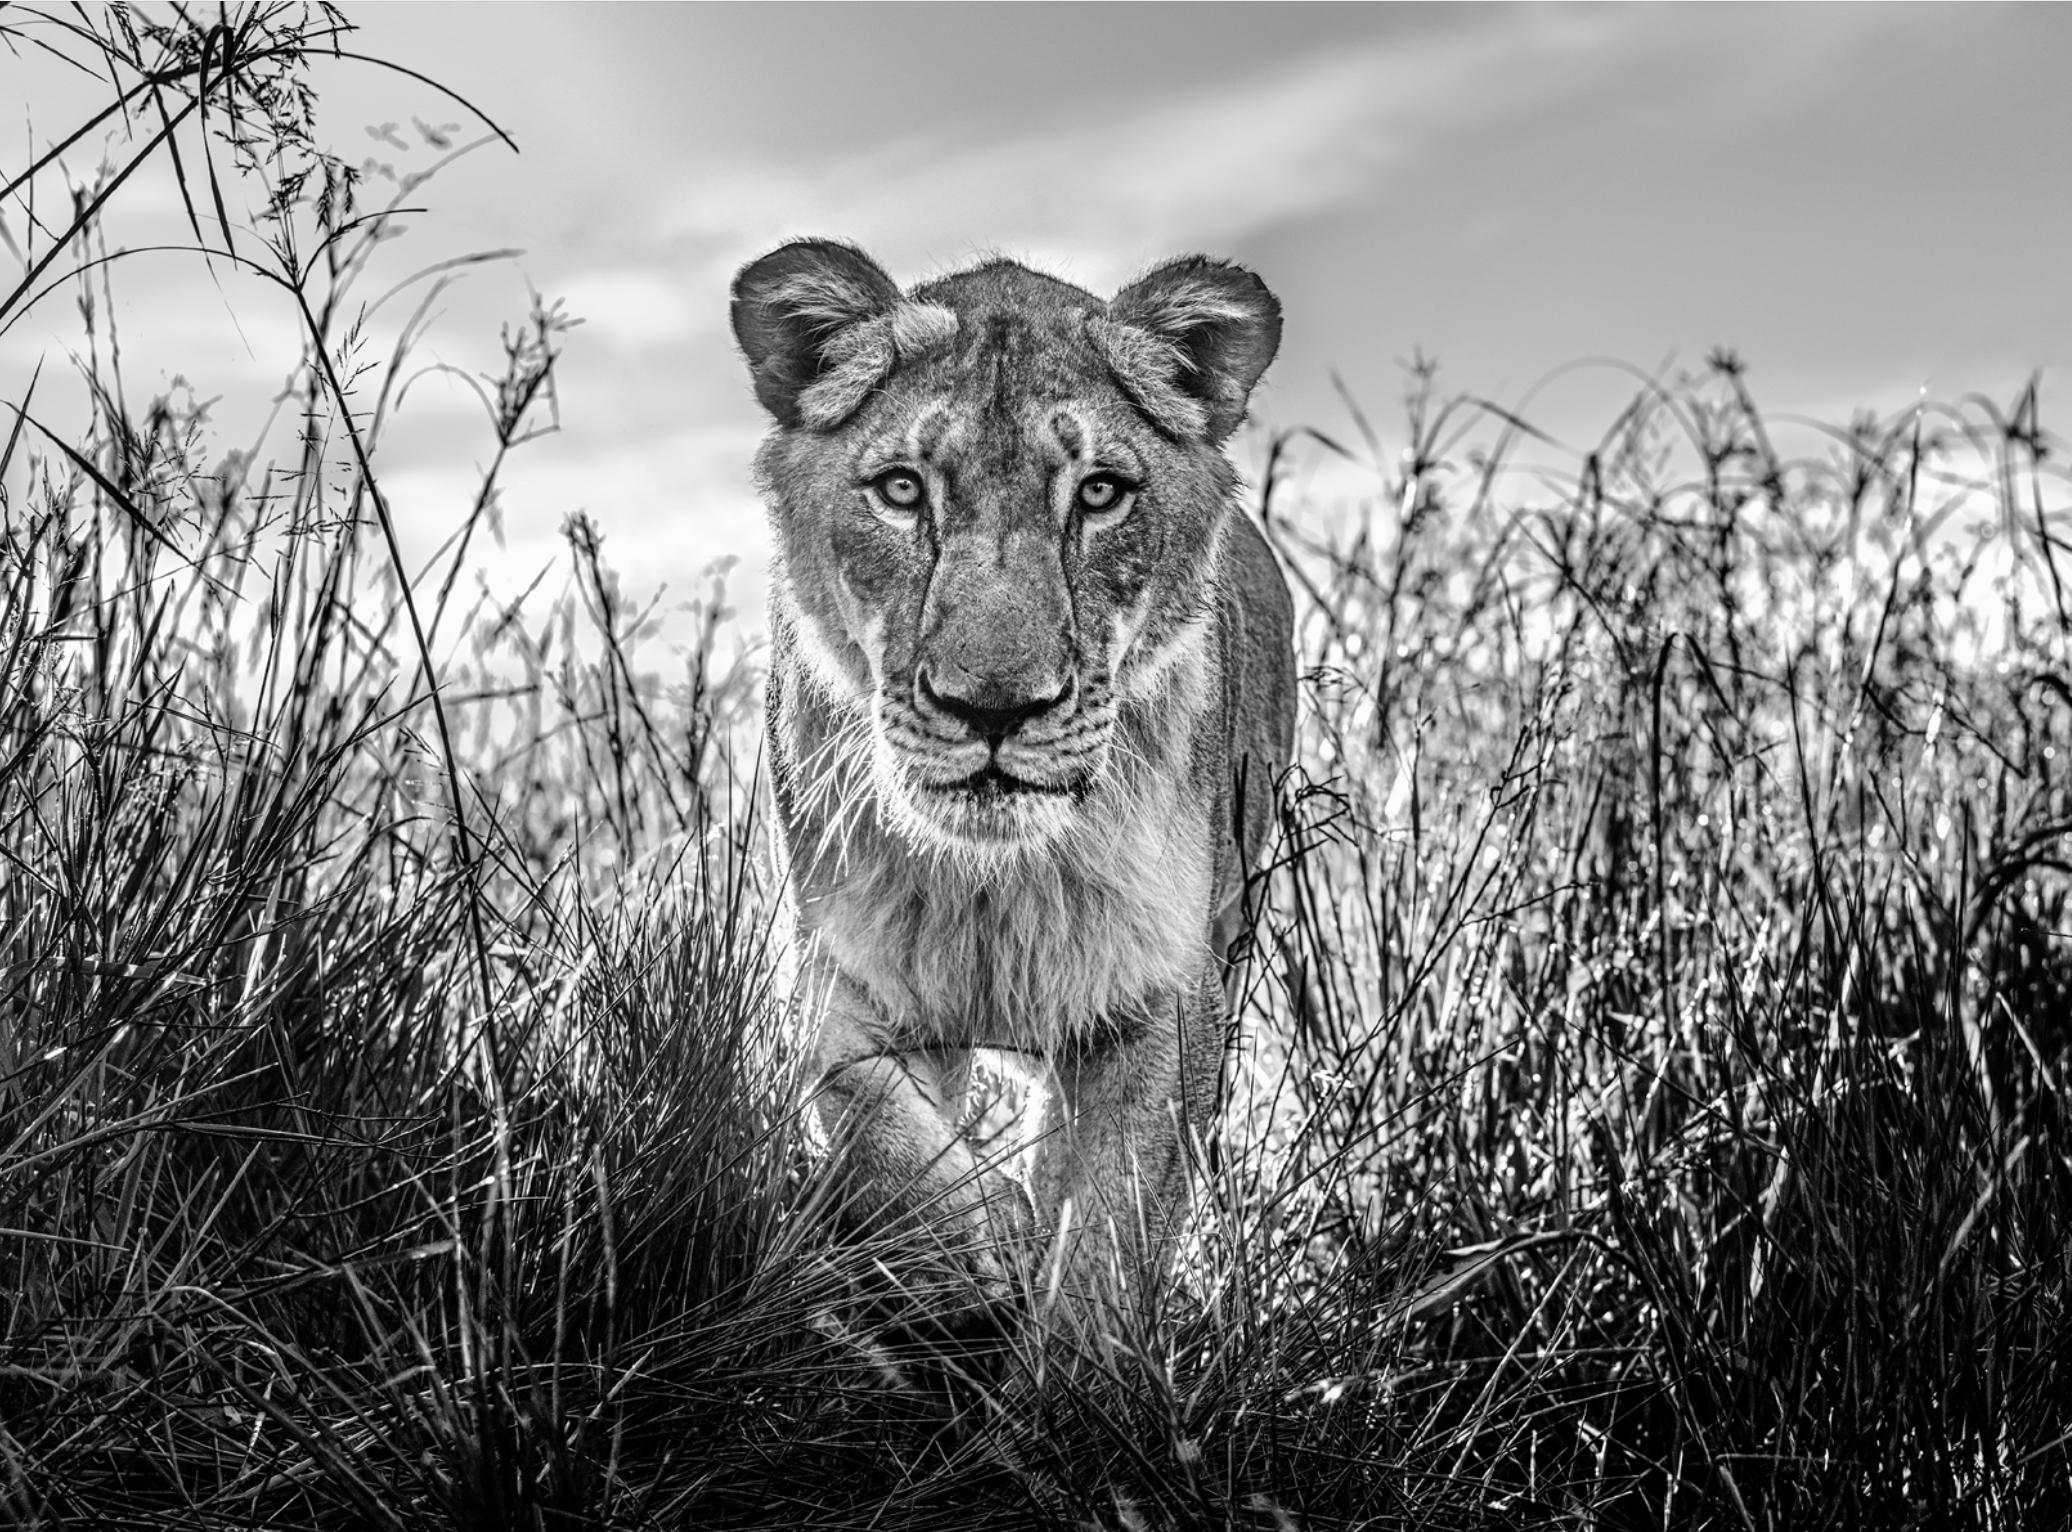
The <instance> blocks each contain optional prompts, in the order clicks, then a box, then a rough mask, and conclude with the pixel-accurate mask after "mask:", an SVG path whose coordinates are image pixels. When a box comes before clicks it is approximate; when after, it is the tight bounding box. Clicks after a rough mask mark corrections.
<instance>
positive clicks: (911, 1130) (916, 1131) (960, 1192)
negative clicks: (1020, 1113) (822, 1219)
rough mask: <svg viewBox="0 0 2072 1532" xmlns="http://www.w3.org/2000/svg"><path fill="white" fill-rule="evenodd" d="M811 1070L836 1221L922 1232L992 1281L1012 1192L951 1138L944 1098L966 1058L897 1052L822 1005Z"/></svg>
mask: <svg viewBox="0 0 2072 1532" xmlns="http://www.w3.org/2000/svg"><path fill="white" fill-rule="evenodd" d="M946 1065H947V1068H946V1067H945V1066H946ZM820 1067H821V1080H820V1089H819V1091H818V1093H817V1097H816V1103H815V1104H816V1107H817V1109H818V1111H819V1113H820V1120H821V1122H822V1124H823V1125H824V1126H825V1128H826V1130H827V1135H828V1139H829V1144H830V1149H831V1154H832V1158H833V1163H834V1165H835V1167H836V1175H837V1178H838V1185H839V1187H840V1196H841V1199H842V1203H841V1206H842V1216H843V1221H844V1222H846V1223H848V1224H850V1225H851V1226H853V1227H857V1228H862V1229H866V1230H876V1229H881V1228H893V1227H899V1226H905V1227H909V1228H927V1229H929V1230H931V1231H932V1232H933V1233H934V1234H935V1235H936V1236H937V1237H938V1238H939V1239H940V1240H941V1242H942V1245H943V1247H944V1251H945V1253H947V1254H949V1255H951V1256H952V1257H953V1258H955V1259H956V1260H957V1261H958V1262H959V1263H960V1264H963V1265H965V1266H966V1267H968V1268H969V1269H971V1270H972V1271H974V1272H976V1273H977V1274H978V1275H980V1276H981V1277H982V1278H987V1279H994V1278H997V1277H999V1275H1000V1274H1001V1265H1000V1250H999V1246H1000V1244H1001V1242H1002V1240H1004V1239H1006V1238H1008V1237H1009V1236H1011V1235H1012V1234H1014V1233H1015V1232H1017V1230H1018V1229H1019V1227H1020V1226H1021V1223H1022V1222H1023V1219H1022V1216H1021V1209H1020V1207H1019V1205H1018V1201H1017V1199H1016V1198H1015V1197H1014V1196H1013V1195H1012V1192H1013V1188H1011V1187H1004V1188H1003V1187H999V1186H995V1185H993V1184H992V1182H993V1181H994V1179H995V1178H993V1177H990V1176H987V1175H985V1174H984V1173H983V1172H982V1168H981V1166H980V1165H979V1163H978V1160H977V1157H976V1156H975V1155H974V1154H973V1153H972V1150H971V1146H970V1145H969V1143H967V1142H966V1140H965V1139H964V1138H963V1136H962V1135H961V1134H960V1133H958V1131H957V1107H958V1103H957V1101H956V1100H955V1099H953V1093H954V1092H955V1091H958V1090H961V1089H962V1088H963V1085H962V1082H963V1080H964V1079H965V1078H966V1077H967V1076H968V1068H969V1066H968V1060H967V1059H966V1057H965V1056H963V1055H955V1056H952V1055H949V1054H945V1053H943V1052H941V1051H936V1050H929V1049H924V1048H904V1049H903V1048H899V1047H898V1046H897V1045H896V1041H895V1040H894V1039H890V1038H888V1037H886V1036H885V1033H884V1029H883V1028H881V1027H874V1026H870V1025H867V1024H860V1023H859V1022H857V1021H856V1020H855V1019H853V1018H852V1017H850V1016H848V1015H846V1014H843V1013H842V1012H841V1011H840V1010H837V1009H836V1008H834V1007H831V1008H830V1014H829V1017H828V1019H827V1021H826V1022H825V1023H824V1025H823V1028H822V1035H821V1048H820Z"/></svg>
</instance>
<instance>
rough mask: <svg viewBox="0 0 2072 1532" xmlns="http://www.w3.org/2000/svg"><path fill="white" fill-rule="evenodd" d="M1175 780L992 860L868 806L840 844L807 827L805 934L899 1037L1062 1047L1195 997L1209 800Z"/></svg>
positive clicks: (800, 881) (802, 885) (1156, 783)
mask: <svg viewBox="0 0 2072 1532" xmlns="http://www.w3.org/2000/svg"><path fill="white" fill-rule="evenodd" d="M1190 796H1191V795H1188V794H1185V793H1183V792H1182V791H1181V790H1180V785H1179V784H1178V783H1176V782H1173V781H1170V780H1157V779H1155V778H1154V779H1152V780H1148V781H1145V782H1142V783H1140V784H1137V785H1136V786H1134V787H1133V788H1130V789H1127V790H1125V789H1120V788H1117V789H1112V790H1111V791H1110V792H1109V793H1108V794H1107V795H1105V796H1097V797H1096V799H1095V800H1094V802H1093V804H1092V805H1091V807H1092V808H1093V812H1091V813H1089V814H1088V815H1087V816H1086V818H1085V820H1084V822H1083V823H1082V824H1080V825H1079V826H1077V827H1075V829H1074V831H1073V832H1072V833H1071V834H1070V835H1069V836H1068V837H1066V838H1065V840H1064V841H1062V842H1061V843H1060V844H1058V845H1055V846H1052V847H1050V848H1048V849H1046V850H1044V851H1043V852H1041V853H1032V854H1030V855H1027V856H1024V857H1018V858H1016V859H1014V860H1012V861H1009V862H1006V863H1004V864H999V865H995V866H992V867H989V868H985V869H983V870H976V869H972V868H970V867H966V866H961V865H959V864H958V863H957V862H956V861H955V860H954V859H950V858H942V857H936V856H931V855H930V854H929V853H928V852H926V851H916V850H915V849H913V848H912V847H910V846H908V845H906V844H905V843H904V842H902V841H901V840H899V839H898V838H897V837H896V836H894V835H892V834H890V833H889V832H887V831H885V830H884V829H883V827H882V826H881V825H880V824H878V823H876V822H875V815H874V814H873V813H871V812H870V811H869V810H868V809H866V810H865V812H864V813H863V814H862V815H861V816H860V818H859V820H858V821H857V822H855V823H853V824H852V825H851V826H850V827H849V832H848V833H847V834H846V835H844V836H842V837H841V838H840V839H841V845H840V848H839V850H838V851H821V852H820V853H819V854H817V855H813V856H811V857H810V858H809V859H808V860H807V861H806V862H804V863H803V864H802V863H801V861H800V859H799V852H800V849H801V848H802V847H807V846H818V845H819V844H821V842H820V839H819V837H818V834H817V827H816V826H814V825H812V824H810V823H798V822H796V820H795V822H794V823H793V824H792V825H791V826H790V827H789V829H790V832H791V833H790V835H789V837H788V838H789V839H790V840H791V842H792V845H793V865H792V869H791V871H792V877H793V882H794V895H795V897H796V899H797V906H798V917H799V921H800V926H801V934H802V935H804V936H807V937H809V938H810V939H811V940H812V942H813V944H814V945H815V946H816V947H817V948H818V950H819V952H820V953H821V954H822V955H823V956H824V957H825V958H827V959H830V960H832V962H833V964H834V965H835V967H836V968H837V969H838V970H839V971H840V972H842V973H843V974H845V975H846V976H847V977H848V978H849V979H851V980H853V981H854V982H856V983H857V984H859V985H861V986H862V988H863V989H864V990H865V992H866V993H867V994H868V995H869V996H870V998H871V1000H872V1002H873V1007H874V1009H875V1010H876V1011H877V1013H878V1015H877V1018H876V1022H877V1025H879V1026H883V1027H884V1028H885V1029H886V1035H885V1038H884V1041H885V1042H886V1043H887V1044H888V1045H898V1046H902V1047H929V1046H942V1047H975V1046H983V1047H1003V1048H1019V1049H1026V1050H1030V1051H1036V1052H1049V1051H1050V1050H1052V1049H1054V1048H1056V1047H1059V1046H1061V1045H1065V1044H1068V1043H1069V1042H1070V1041H1071V1040H1072V1039H1073V1038H1074V1037H1075V1036H1084V1035H1087V1034H1090V1033H1092V1032H1094V1031H1096V1030H1099V1029H1102V1028H1104V1027H1105V1026H1107V1025H1109V1024H1111V1023H1113V1022H1115V1021H1120V1020H1124V1019H1126V1018H1127V1017H1129V1016H1130V1015H1131V1014H1132V1013H1133V1012H1137V1011H1140V1010H1141V1009H1142V1008H1143V1007H1144V1006H1145V1005H1147V1004H1156V1003H1158V1002H1159V1001H1160V1000H1161V999H1163V998H1165V997H1169V996H1172V995H1175V994H1180V993H1187V992H1190V991H1191V990H1192V989H1193V988H1194V987H1196V986H1197V985H1199V984H1200V982H1201V981H1202V975H1203V973H1204V971H1205V968H1206V967H1207V965H1208V964H1209V963H1210V961H1211V946H1210V929H1211V923H1212V917H1213V911H1212V909H1211V903H1212V886H1213V880H1214V866H1213V859H1212V854H1211V850H1210V846H1211V835H1210V814H1209V812H1208V811H1207V807H1206V805H1204V804H1202V803H1200V802H1198V801H1197V802H1189V801H1187V799H1188V798H1189V797H1190Z"/></svg>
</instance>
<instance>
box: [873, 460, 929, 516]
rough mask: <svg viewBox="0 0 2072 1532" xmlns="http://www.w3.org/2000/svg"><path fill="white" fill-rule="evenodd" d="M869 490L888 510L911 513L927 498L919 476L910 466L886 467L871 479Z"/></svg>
mask: <svg viewBox="0 0 2072 1532" xmlns="http://www.w3.org/2000/svg"><path fill="white" fill-rule="evenodd" d="M871 491H872V493H874V494H875V495H877V497H878V498H879V499H880V500H881V501H883V502H884V503H885V505H886V507H887V508H888V509H890V510H894V511H898V512H900V513H901V514H902V515H908V516H911V515H913V514H914V513H915V512H916V511H918V510H920V509H921V503H922V502H923V501H924V500H926V499H927V498H928V490H927V488H926V486H924V485H923V484H922V483H921V476H920V475H919V474H917V473H915V472H914V471H913V469H911V468H888V469H886V470H885V471H884V472H883V473H881V474H879V475H878V476H877V477H876V478H874V479H872V480H871Z"/></svg>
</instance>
